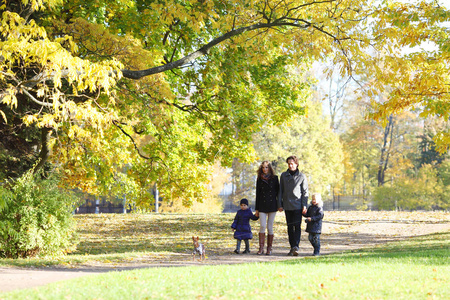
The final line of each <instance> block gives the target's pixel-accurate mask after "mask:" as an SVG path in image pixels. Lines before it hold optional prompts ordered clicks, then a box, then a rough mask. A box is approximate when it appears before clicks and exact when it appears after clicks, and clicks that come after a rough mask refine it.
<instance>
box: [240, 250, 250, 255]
mask: <svg viewBox="0 0 450 300" xmlns="http://www.w3.org/2000/svg"><path fill="white" fill-rule="evenodd" d="M242 253H243V254H248V253H250V250H248V249H245V250H244V252H242Z"/></svg>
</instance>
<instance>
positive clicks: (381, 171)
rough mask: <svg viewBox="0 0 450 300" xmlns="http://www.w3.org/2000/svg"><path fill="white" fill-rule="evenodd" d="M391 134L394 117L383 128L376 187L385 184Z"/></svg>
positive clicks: (391, 141)
mask: <svg viewBox="0 0 450 300" xmlns="http://www.w3.org/2000/svg"><path fill="white" fill-rule="evenodd" d="M393 132H394V117H393V116H392V115H390V116H389V122H388V124H387V125H386V127H385V128H384V137H383V147H382V148H381V156H380V162H379V164H378V175H377V179H378V186H382V185H383V184H384V183H385V180H384V177H385V174H386V170H387V167H388V163H389V156H390V154H391V149H392V144H393Z"/></svg>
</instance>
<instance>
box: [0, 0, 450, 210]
mask: <svg viewBox="0 0 450 300" xmlns="http://www.w3.org/2000/svg"><path fill="white" fill-rule="evenodd" d="M1 10H2V23H1V25H0V26H1V37H0V43H1V50H0V98H1V101H2V104H1V107H0V114H1V117H2V119H3V123H2V125H1V128H0V129H1V136H2V141H4V140H5V141H10V142H3V143H4V147H5V149H6V150H5V151H2V153H1V154H2V155H1V156H0V158H1V159H4V160H5V161H8V162H10V164H9V165H10V166H11V167H10V169H13V168H14V165H13V164H11V162H12V161H15V160H19V161H21V164H22V165H23V166H24V167H23V170H26V169H27V168H30V167H31V166H32V165H34V164H33V162H34V161H36V160H37V161H38V163H37V164H35V167H34V168H35V170H37V169H39V168H42V167H43V166H45V163H46V162H47V161H48V160H49V159H50V161H49V162H50V163H51V164H52V166H54V167H59V168H61V169H63V170H64V172H65V177H64V179H65V181H66V184H67V186H68V187H75V186H76V187H80V188H83V189H84V190H86V191H89V192H91V193H97V194H98V193H102V192H105V191H107V190H109V189H110V187H111V186H114V185H116V184H117V180H118V176H117V174H118V170H121V169H123V167H124V165H132V167H131V168H130V169H129V170H128V171H127V172H126V175H127V177H128V178H129V179H130V181H133V182H132V183H133V184H134V183H136V184H139V186H140V189H141V190H142V193H143V194H146V192H145V191H146V190H148V188H149V187H150V186H153V184H154V183H155V182H158V185H159V186H160V187H161V189H162V192H163V194H164V195H166V197H177V196H179V195H184V196H185V199H186V200H185V201H186V204H189V203H191V202H192V201H193V200H194V199H201V198H202V196H203V195H204V193H205V186H206V182H207V180H208V178H209V176H208V174H207V173H208V172H210V170H211V165H212V164H213V163H214V161H215V160H220V161H221V162H222V163H223V164H224V165H230V164H231V162H232V161H233V159H234V158H238V159H242V160H243V161H252V160H253V159H254V158H255V157H254V150H253V149H252V145H251V140H252V135H253V134H254V133H256V132H258V131H259V130H260V129H261V128H262V125H263V124H273V125H276V124H279V123H281V122H282V121H286V118H289V116H292V118H297V116H298V115H302V114H304V102H303V101H304V97H303V95H302V94H303V93H304V91H305V86H304V85H303V84H302V83H300V84H299V83H298V82H296V81H292V80H289V72H288V70H287V68H288V66H292V65H294V66H295V65H299V64H300V65H301V64H308V63H309V62H311V61H313V60H315V59H319V58H323V57H326V56H328V55H329V54H333V59H334V62H336V64H338V65H340V66H341V69H340V72H341V74H342V75H348V76H351V75H352V74H356V73H357V72H358V71H359V70H366V69H373V70H374V78H376V79H377V80H376V81H374V82H373V85H374V86H375V87H378V83H379V82H381V83H383V84H384V83H385V82H386V81H387V83H391V84H392V82H393V81H392V80H393V78H395V77H398V76H402V73H401V72H399V71H398V70H400V64H399V63H400V62H401V63H403V62H405V61H407V62H408V64H409V65H413V64H414V63H415V62H416V61H423V55H424V54H425V53H423V52H422V53H419V54H420V55H422V56H420V55H419V54H417V55H416V56H410V57H406V58H405V57H399V56H394V54H395V53H396V51H397V49H398V47H404V46H408V45H416V44H417V43H420V42H421V41H426V40H429V39H430V38H429V35H428V36H427V35H426V33H429V32H431V31H432V30H435V29H437V30H438V31H437V32H438V33H439V35H440V37H441V38H442V37H443V35H444V33H445V30H444V29H442V26H440V22H443V21H446V20H448V18H449V16H448V13H447V10H446V9H445V8H442V7H437V4H436V3H431V4H427V3H422V2H420V3H418V4H417V5H409V4H402V3H397V2H389V3H388V4H387V5H385V3H381V4H372V3H371V2H370V1H354V0H344V1H335V0H326V1H318V2H316V1H314V2H307V1H302V0H299V1H290V2H281V1H268V0H267V1H256V0H242V1H234V0H229V1H218V0H216V1H215V0H199V1H194V0H193V1H178V0H168V1H154V0H114V1H109V0H108V1H106V0H87V1H86V0H72V1H64V0H49V1H45V2H44V1H38V0H32V1H29V0H21V1H11V0H4V1H3V2H2V5H1ZM416 17H417V18H419V21H418V22H415V21H414V20H415V18H416ZM405 19H406V20H407V22H401V21H404V20H405ZM405 24H406V25H405ZM418 28H419V29H420V30H417V31H414V30H416V29H418ZM404 32H408V33H410V34H411V38H410V39H409V38H405V37H404V35H403V33H404ZM432 40H433V41H436V42H438V45H439V46H440V47H441V48H442V49H444V48H445V45H446V43H445V42H443V41H441V40H435V38H434V37H433V39H432ZM391 48H392V50H391ZM368 49H370V51H373V52H380V53H383V54H384V56H383V63H384V64H385V65H386V66H389V68H387V67H386V69H385V70H389V72H391V73H389V74H392V76H386V74H385V73H386V72H385V71H384V70H380V69H379V68H378V63H379V61H378V60H376V59H375V58H374V56H370V55H367V53H368ZM436 58H437V59H439V63H434V62H432V63H430V64H429V65H427V66H426V67H427V68H431V67H433V66H439V67H440V68H441V69H444V66H445V59H446V58H445V57H444V56H443V55H441V56H436ZM424 64H425V63H424ZM411 70H412V68H411ZM407 73H409V72H407ZM409 74H410V75H411V74H412V73H409ZM441 74H443V73H441ZM386 77H389V78H386ZM391 77H392V78H391ZM139 78H140V79H139ZM137 79H139V80H137ZM400 79H401V80H403V81H402V82H405V84H406V83H407V82H406V79H407V77H401V78H400ZM439 79H440V80H441V82H442V80H444V79H445V78H444V77H442V78H439ZM444 81H445V80H444ZM414 88H417V89H420V91H419V93H421V95H422V96H424V95H425V94H426V92H427V91H428V86H425V85H420V86H418V85H415V86H413V85H410V86H409V90H411V91H413V90H414ZM401 99H402V98H399V97H397V98H392V101H394V102H395V101H399V100H401ZM417 99H418V101H422V100H423V99H425V98H423V97H422V98H419V97H417ZM421 99H422V100H421ZM442 99H444V100H445V99H446V98H445V97H444V98H442ZM423 101H425V102H424V103H429V101H428V100H427V99H425V100H423ZM394 102H392V103H394ZM389 105H390V104H389ZM399 106H401V107H407V105H406V104H405V105H403V104H401V105H399ZM386 110H387V111H392V110H394V109H393V108H391V107H390V106H386ZM431 112H433V111H431V110H430V113H431ZM434 112H437V111H436V110H434ZM444 116H445V114H444ZM262 120H264V122H262ZM18 128H19V129H20V131H18V130H17V129H18ZM16 132H18V134H17V135H16ZM443 140H444V141H445V138H444V139H443ZM16 144H17V145H21V144H23V145H26V147H22V148H21V149H20V151H19V149H17V146H15V145H16ZM36 149H39V150H36ZM25 157H27V160H26V159H24V158H25ZM6 174H7V176H18V175H20V174H16V173H14V172H11V171H10V170H8V171H6V172H5V175H6Z"/></svg>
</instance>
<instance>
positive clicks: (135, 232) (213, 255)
mask: <svg viewBox="0 0 450 300" xmlns="http://www.w3.org/2000/svg"><path fill="white" fill-rule="evenodd" d="M233 217H234V214H217V215H215V214H195V215H187V214H186V215H180V214H159V215H134V214H130V215H84V216H77V217H76V220H77V223H78V232H79V239H80V243H79V246H78V250H77V251H75V252H74V253H72V254H69V255H67V256H66V257H65V259H32V260H18V261H12V260H5V259H4V260H0V293H1V292H7V291H12V290H17V289H25V288H33V287H37V286H42V285H45V284H48V283H51V282H56V281H62V280H69V279H71V278H76V277H80V276H88V275H93V274H100V273H105V272H112V271H113V272H114V271H115V272H117V271H124V270H131V269H139V268H151V267H182V266H193V265H196V266H206V265H218V264H237V263H248V262H271V261H280V260H287V259H305V258H308V257H310V256H311V254H312V247H311V245H310V244H309V242H308V241H307V235H306V234H304V224H303V225H302V232H303V233H302V242H301V245H300V255H299V256H298V257H287V256H286V253H287V251H288V243H287V235H286V232H285V231H286V230H285V225H284V215H283V214H281V213H279V214H278V215H277V219H276V222H275V241H274V253H273V255H271V256H266V255H256V251H257V244H258V242H257V238H255V239H253V240H252V243H251V250H252V253H250V254H248V255H236V254H234V253H233V252H232V251H233V250H234V240H233V238H232V232H231V229H230V228H229V225H230V224H231V221H232V219H233ZM258 228H259V226H258V223H257V222H255V223H253V233H254V235H255V237H256V234H257V232H258ZM446 231H450V214H449V213H445V212H356V211H351V212H338V211H332V212H326V215H325V220H324V224H323V234H322V251H321V252H322V254H323V255H327V254H333V253H341V252H344V251H351V250H355V249H361V248H370V247H375V246H376V245H380V244H384V243H388V242H393V241H400V240H404V239H408V238H411V237H416V236H421V235H427V234H432V233H436V232H446ZM192 235H199V236H200V239H201V240H202V242H204V243H205V244H206V245H207V258H206V260H205V261H203V262H200V261H199V260H198V257H197V258H196V259H193V257H192V246H191V237H192ZM0 299H1V295H0Z"/></svg>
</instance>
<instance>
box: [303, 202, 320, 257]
mask: <svg viewBox="0 0 450 300" xmlns="http://www.w3.org/2000/svg"><path fill="white" fill-rule="evenodd" d="M322 206H323V202H322V199H321V197H320V194H313V195H312V197H311V205H310V206H309V207H308V210H307V211H306V214H305V217H306V219H305V222H306V232H308V233H309V236H308V239H309V241H310V242H311V245H312V246H313V247H314V253H313V255H314V256H317V255H320V234H321V233H322V219H323V208H322Z"/></svg>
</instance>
